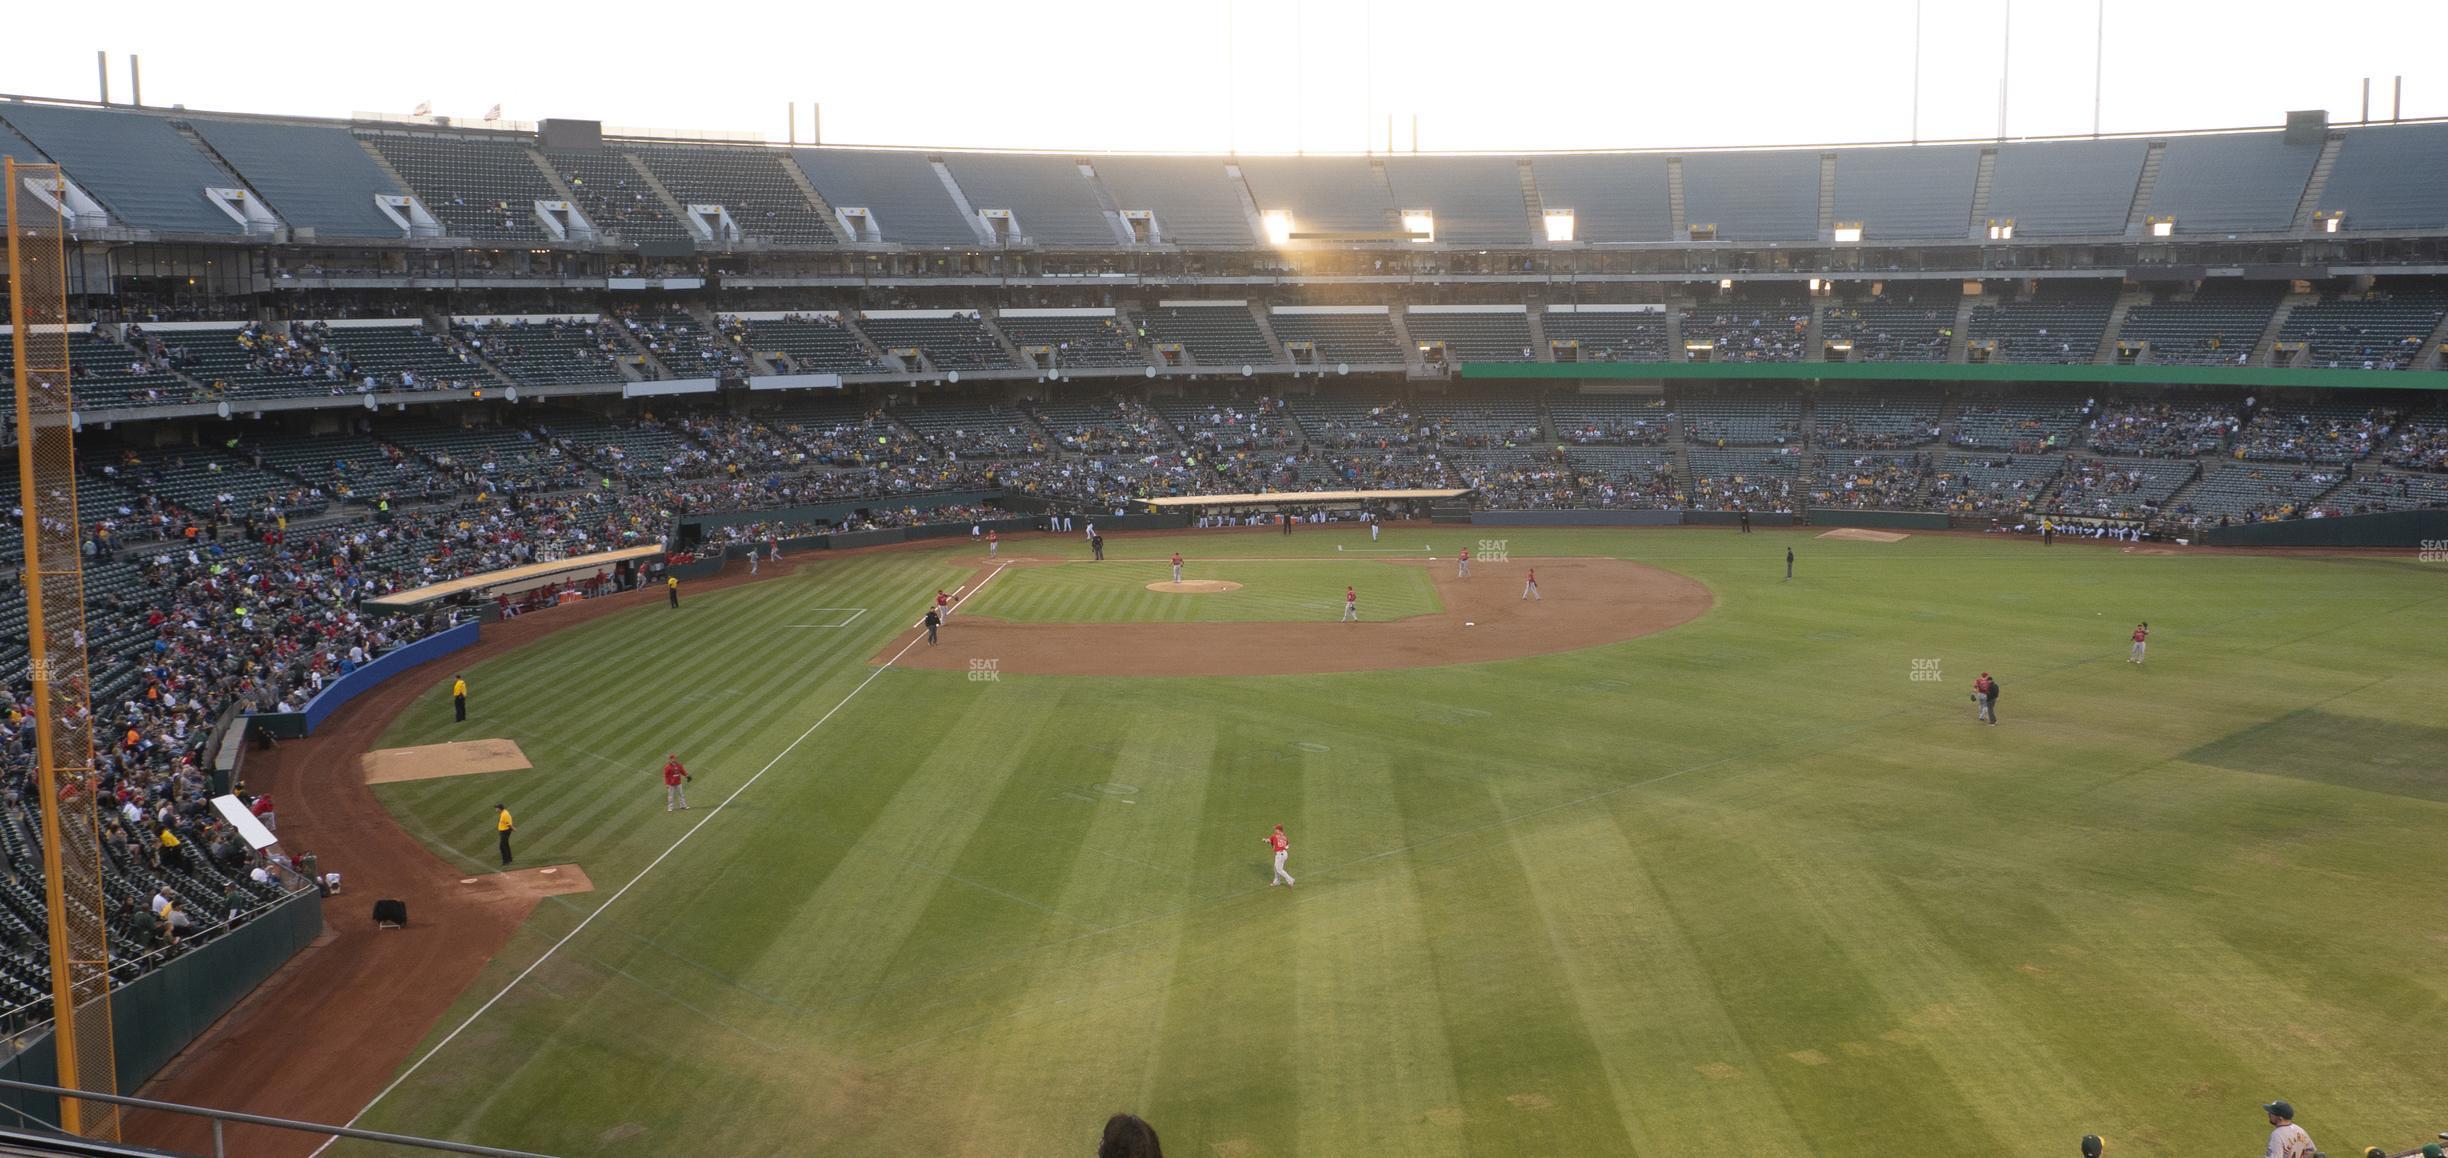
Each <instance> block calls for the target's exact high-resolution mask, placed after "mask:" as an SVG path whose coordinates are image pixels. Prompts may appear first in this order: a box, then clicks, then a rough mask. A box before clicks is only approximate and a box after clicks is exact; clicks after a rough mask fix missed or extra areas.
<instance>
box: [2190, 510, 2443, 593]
mask: <svg viewBox="0 0 2448 1158" xmlns="http://www.w3.org/2000/svg"><path fill="white" fill-rule="evenodd" d="M2201 542H2202V545H2204V546H2208V547H2401V548H2404V549H2406V550H2410V551H2426V550H2427V551H2429V552H2431V560H2432V561H2434V562H2438V563H2439V564H2441V567H2442V571H2441V574H2442V575H2443V576H2444V577H2448V510H2432V511H2383V512H2381V513H2379V514H2373V515H2342V516H2339V517H2337V518H2334V519H2288V520H2286V521H2285V522H2279V523H2242V524H2238V525H2236V526H2232V527H2212V528H2211V529H2209V530H2206V531H2203V532H2202V535H2201Z"/></svg>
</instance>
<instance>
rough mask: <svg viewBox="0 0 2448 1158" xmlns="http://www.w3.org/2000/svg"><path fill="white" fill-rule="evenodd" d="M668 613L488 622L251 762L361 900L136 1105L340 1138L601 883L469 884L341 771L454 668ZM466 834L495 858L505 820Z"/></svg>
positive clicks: (338, 913)
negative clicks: (533, 925) (559, 909)
mask: <svg viewBox="0 0 2448 1158" xmlns="http://www.w3.org/2000/svg"><path fill="white" fill-rule="evenodd" d="M928 545H930V546H931V545H934V544H928ZM864 553H866V552H864V551H840V552H827V553H811V554H808V555H804V556H799V557H797V558H794V559H793V560H792V561H790V562H789V563H785V564H783V565H781V566H775V565H774V564H770V563H769V564H766V565H765V566H764V567H763V569H762V570H763V574H761V575H759V576H757V578H759V579H770V578H776V577H778V576H781V575H787V574H790V573H792V572H793V571H796V570H797V569H798V567H799V565H800V564H801V563H804V562H807V561H811V560H820V559H826V558H840V557H843V556H847V555H854V554H864ZM748 578H749V576H748V572H747V569H746V568H745V567H735V568H733V569H732V570H731V571H729V572H726V573H725V574H723V575H721V576H718V577H716V578H713V579H707V580H699V581H697V582H693V583H691V584H689V587H688V590H689V593H690V594H691V595H692V596H694V595H696V594H698V593H700V592H705V591H710V590H720V589H722V588H725V587H730V586H735V585H737V584H739V583H742V582H745V581H747V579H748ZM662 602H663V592H662V591H660V590H655V589H647V590H641V591H631V592H625V593H623V594H619V595H614V596H609V597H606V598H603V599H591V600H588V601H586V602H584V603H574V604H568V605H565V606H562V607H556V608H553V609H551V610H549V611H541V612H537V613H534V614H531V615H522V616H520V617H519V618H517V619H513V620H509V621H507V622H504V623H492V624H487V625H485V628H484V636H483V638H482V640H480V641H479V642H478V643H477V644H476V645H475V646H473V647H469V648H466V649H463V650H461V651H457V652H454V653H452V654H450V655H447V656H444V657H442V658H440V659H436V660H433V661H431V662H429V663H425V664H422V665H419V666H417V667H415V668H411V669H410V670H408V671H405V672H402V673H400V674H399V675H396V676H394V677H392V678H391V679H390V680H388V681H386V682H384V683H383V684H381V685H379V686H377V687H375V688H373V689H372V690H370V691H368V692H366V693H365V694H364V695H362V696H359V697H357V698H356V699H355V700H352V701H350V702H349V704H348V705H347V706H345V707H343V708H341V709H340V710H339V711H338V712H336V713H334V714H333V715H332V717H331V718H330V719H328V720H326V721H324V724H323V727H322V728H321V729H319V730H317V731H316V732H315V734H314V736H313V737H312V738H310V739H305V740H298V741H293V742H290V743H285V744H282V745H281V746H280V747H279V748H277V749H274V750H272V751H258V752H250V753H248V754H247V762H246V779H247V783H248V784H249V785H250V786H251V787H254V788H256V789H259V790H261V791H266V792H272V793H276V794H278V798H279V800H280V802H281V810H280V835H281V846H282V847H283V848H287V849H289V850H291V851H293V852H296V851H305V850H313V851H314V852H315V853H316V856H317V859H318V860H319V861H320V862H321V864H322V866H323V867H324V868H326V869H330V870H334V871H337V872H339V873H340V874H341V875H342V880H343V881H344V882H345V883H346V885H347V889H348V891H347V892H345V893H342V894H340V895H338V896H335V897H332V898H331V899H329V900H327V901H325V902H323V920H324V922H325V926H326V928H325V932H324V934H323V936H322V938H321V939H319V940H317V941H316V942H315V943H314V945H313V946H311V947H309V948H308V949H306V950H305V951H304V952H301V953H299V954H298V955H297V956H296V957H295V958H292V959H291V960H290V962H289V964H288V965H286V966H284V967H283V968H282V969H281V971H280V972H278V973H276V974H274V975H273V977H272V979H271V980H269V981H267V982H265V983H264V984H263V985H262V986H261V987H259V988H257V989H256V991H255V992H254V993H252V994H250V995H248V997H247V999H246V1001H244V1002H243V1003H241V1004H240V1005H239V1006H238V1008H237V1009H235V1010H232V1011H231V1012H230V1014H229V1015H228V1016H226V1017H224V1018H222V1019H221V1020H220V1021H219V1022H218V1023H216V1024H214V1025H213V1027H212V1028H211V1029H208V1030H206V1031H205V1033H204V1035H203V1036H202V1037H199V1038H197V1039H196V1041H195V1042H194V1043H193V1044H191V1045H189V1046H188V1047H187V1049H186V1050H185V1051H184V1052H182V1053H180V1054H179V1055H178V1056H177V1057H176V1058H173V1059H171V1062H170V1064H169V1065H167V1066H164V1067H163V1068H162V1071H161V1072H160V1073H158V1074H156V1075H154V1077H153V1080H152V1081H150V1082H147V1083H145V1085H144V1087H143V1088H142V1089H141V1090H138V1091H135V1093H136V1095H137V1096H140V1097H145V1098H153V1099H158V1100H161V1101H166V1102H179V1103H182V1104H185V1105H190V1106H209V1107H212V1108H215V1109H224V1110H241V1111H245V1112H248V1113H254V1114H266V1115H270V1116H272V1117H278V1118H292V1119H302V1120H305V1121H309V1122H326V1123H333V1124H338V1123H344V1122H347V1121H348V1120H349V1119H350V1118H351V1117H353V1116H355V1115H356V1113H357V1112H358V1111H359V1110H361V1109H363V1108H365V1104H366V1103H367V1102H369V1101H372V1100H373V1098H374V1095H375V1094H376V1093H378V1092H380V1091H381V1089H382V1088H383V1086H384V1085H386V1084H388V1083H389V1082H390V1080H391V1076H392V1075H393V1074H394V1073H396V1072H398V1070H399V1067H400V1066H402V1065H404V1064H406V1063H407V1061H408V1058H409V1055H410V1054H411V1052H412V1051H414V1050H415V1048H416V1045H417V1043H418V1042H419V1041H421V1040H423V1038H424V1037H425V1035H426V1033H428V1032H429V1031H431V1030H432V1028H433V1026H434V1024H435V1022H437V1021H439V1020H440V1019H441V1017H442V1014H443V1013H444V1012H446V1011H447V1010H449V1008H450V1005H451V1002H452V1001H454V1000H456V999H457V998H458V996H459V994H460V993H461V992H462V991H464V990H466V989H467V987H468V986H469V985H470V984H472V983H474V982H475V980H476V976H477V973H478V972H479V971H480V970H482V969H483V968H484V965H485V962H487V961H490V960H492V958H493V955H494V954H495V953H498V952H500V951H501V948H502V946H503V945H505V944H508V943H509V940H510V935H511V934H512V933H513V932H515V931H516V930H517V929H518V927H519V926H520V925H521V924H522V923H524V922H525V921H526V920H527V916H528V914H529V913H530V912H532V911H533V910H534V908H535V906H536V902H537V901H538V900H539V899H540V898H543V897H547V896H552V895H555V894H560V893H570V892H582V891H586V890H588V889H590V888H592V885H591V883H590V882H588V880H587V877H586V873H585V872H584V871H583V870H582V869H580V868H579V867H578V866H575V865H558V866H553V868H549V869H535V870H521V871H518V872H513V873H506V874H505V873H495V872H490V871H483V872H477V873H475V874H473V875H472V876H471V874H470V871H469V870H470V869H471V868H473V867H476V866H471V865H467V864H451V863H448V862H446V861H444V860H442V859H441V858H440V857H437V856H435V855H434V854H433V853H432V852H431V851H429V850H428V849H426V847H425V846H424V845H422V844H420V843H418V842H417V839H416V838H415V837H412V836H410V835H408V834H407V833H406V832H403V831H401V830H400V827H399V825H398V824H397V823H395V822H394V821H393V820H392V818H391V814H390V812H389V811H388V810H386V809H385V808H384V807H383V806H382V802H381V801H379V800H377V799H376V798H375V796H374V791H373V789H372V788H371V787H369V786H368V785H367V784H366V782H365V778H364V777H362V776H351V775H347V774H345V773H343V774H342V775H336V776H335V775H333V774H332V773H333V771H334V770H335V769H346V768H349V767H351V766H353V765H354V764H355V763H356V761H357V758H358V756H359V755H360V754H362V753H364V752H366V751H368V750H369V749H371V748H373V746H374V742H375V740H376V739H377V738H379V737H380V736H381V735H382V734H383V732H384V730H385V729H387V728H389V727H390V726H391V721H392V720H394V719H396V718H398V716H399V714H400V713H401V712H402V711H404V710H406V708H407V707H408V705H409V704H410V703H411V702H413V701H414V700H415V699H416V698H417V697H418V696H419V695H422V694H423V693H424V692H426V691H427V690H429V689H431V688H432V687H433V686H434V685H435V684H436V682H437V681H440V680H442V679H444V678H446V677H448V676H449V675H450V674H451V673H452V672H453V671H455V670H466V669H468V668H471V667H474V666H475V665H476V664H478V663H481V662H483V661H485V660H487V659H491V658H493V657H495V656H498V655H502V654H505V653H508V652H512V651H516V650H518V649H519V648H521V647H525V646H527V645H528V644H530V643H533V642H535V641H537V640H539V639H542V638H543V637H544V636H546V635H549V634H551V633H553V632H555V631H559V630H561V629H562V628H565V627H575V626H577V625H578V624H581V623H585V622H587V621H589V620H593V619H597V618H601V617H602V616H605V615H610V614H613V613H616V612H621V611H627V610H630V609H632V608H641V607H652V606H659V605H660V604H661V603H662ZM656 614H661V612H656ZM671 614H675V615H684V614H687V609H686V608H685V607H684V608H682V609H681V610H680V611H676V612H671ZM473 715H474V717H475V718H473V719H471V720H470V721H469V725H470V726H471V727H473V726H477V725H480V724H481V723H482V722H483V719H484V716H483V711H482V707H481V701H479V707H478V709H477V710H476V711H475V712H474V713H473ZM468 823H469V824H470V825H471V826H473V828H474V829H475V830H476V831H478V832H480V833H482V834H484V837H483V839H484V840H485V841H486V843H487V844H490V843H491V840H492V837H491V833H492V831H493V818H492V817H491V816H490V815H489V814H488V815H482V816H476V817H471V818H469V821H468ZM554 869H558V871H554ZM378 897H397V898H399V899H400V900H403V901H406V902H407V903H408V927H407V928H405V929H386V930H377V929H376V928H375V927H374V921H373V908H374V901H375V899H376V898H378ZM126 1136H127V1140H128V1141H130V1142H134V1143H137V1144H139V1145H145V1146H155V1147H161V1148H165V1149H171V1150H178V1151H182V1152H185V1153H189V1154H209V1153H211V1152H212V1127H211V1125H210V1124H209V1123H208V1122H206V1121H205V1120H204V1119H201V1118H188V1117H182V1116H178V1115H172V1114H167V1113H161V1112H157V1111H137V1112H135V1113H132V1114H130V1115H129V1117H128V1119H127V1127H126ZM322 1141H323V1139H322V1138H320V1137H317V1136H313V1135H307V1134H298V1133H292V1132H289V1131H286V1130H272V1129H268V1128H264V1127H260V1126H231V1127H229V1134H228V1147H229V1153H232V1154H246V1155H251V1156H260V1158H303V1156H304V1155H306V1154H308V1153H310V1152H312V1151H313V1150H314V1149H315V1147H316V1146H318V1145H320V1144H321V1143H322Z"/></svg>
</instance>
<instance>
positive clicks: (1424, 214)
mask: <svg viewBox="0 0 2448 1158" xmlns="http://www.w3.org/2000/svg"><path fill="white" fill-rule="evenodd" d="M1402 223H1403V232H1405V233H1408V234H1410V235H1411V240H1413V241H1435V240H1436V211H1435V210H1432V209H1405V210H1403V211H1402Z"/></svg>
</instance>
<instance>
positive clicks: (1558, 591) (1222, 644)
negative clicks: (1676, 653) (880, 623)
mask: <svg viewBox="0 0 2448 1158" xmlns="http://www.w3.org/2000/svg"><path fill="white" fill-rule="evenodd" d="M1386 562H1389V563H1393V564H1396V565H1401V566H1414V567H1425V568H1427V569H1428V573H1429V575H1430V577H1431V578H1432V579H1433V581H1434V582H1435V584H1436V591H1437V597H1438V598H1439V599H1441V600H1443V601H1444V604H1445V610H1444V611H1443V612H1441V613H1439V614H1435V615H1419V616H1413V617H1411V618H1409V619H1398V620H1394V621H1392V622H1389V623H1372V622H1369V621H1368V619H1367V616H1368V611H1369V602H1368V592H1366V591H1362V592H1361V593H1360V615H1361V621H1360V622H1358V623H1343V622H1339V619H1340V617H1341V615H1342V607H1343V602H1342V600H1341V599H1340V598H1339V596H1340V595H1341V594H1342V593H1341V592H1339V591H1336V592H1328V593H1326V594H1327V596H1328V597H1336V598H1332V599H1331V603H1332V606H1333V607H1334V609H1335V610H1334V611H1333V612H1332V613H1331V614H1330V615H1328V616H1325V617H1322V618H1321V619H1319V620H1317V621H1315V622H1309V623H1285V622H1264V623H1012V622H1008V621H1005V620H1000V619H995V618H992V617H989V616H982V615H963V616H960V617H958V618H955V619H954V620H953V621H952V624H951V626H948V627H946V628H944V629H943V632H942V642H941V643H939V644H937V645H936V646H934V647H916V648H909V649H908V651H907V653H906V654H903V648H904V647H905V646H906V645H907V644H908V643H909V641H910V640H911V639H912V638H915V637H916V635H915V634H914V633H910V632H904V633H902V634H901V635H899V636H897V637H895V638H894V639H893V641H892V642H890V643H888V644H886V645H885V646H884V649H883V650H882V651H880V652H878V653H876V655H875V657H874V659H873V660H872V661H871V662H874V663H879V664H880V663H884V662H886V661H888V660H890V659H892V657H893V656H895V655H900V656H901V658H900V660H899V666H902V667H921V668H938V669H945V670H953V671H961V670H970V669H971V668H972V666H973V664H972V661H993V663H994V666H995V667H996V668H997V669H998V670H1001V671H1007V672H1015V673H1020V674H1035V675H1103V676H1239V675H1300V674H1309V673H1317V672H1347V671H1379V670H1383V669H1386V668H1398V667H1435V666H1441V665H1445V664H1456V663H1479V662H1482V661H1485V660H1494V659H1512V658H1515V657H1518V656H1525V655H1549V654H1552V653H1555V652H1559V651H1578V650H1580V649H1582V648H1585V647H1597V646H1600V645H1602V644H1609V643H1620V642H1622V641H1624V640H1627V639H1635V638H1638V637H1640V636H1643V635H1647V634H1649V633H1651V632H1655V631H1663V630H1665V629H1667V628H1669V627H1673V626H1675V625H1677V624H1680V623H1687V622H1689V621H1691V620H1693V619H1695V618H1698V617H1699V615H1700V614H1701V613H1702V612H1704V611H1707V610H1708V609H1709V603H1710V599H1709V593H1708V588H1706V587H1703V586H1701V585H1700V584H1699V583H1696V582H1694V581H1692V580H1690V579H1686V578H1684V577H1683V576H1681V575H1677V574H1675V573H1673V572H1671V571H1664V570H1660V569H1658V568H1656V567H1650V566H1646V565H1644V564H1640V563H1629V562H1625V561H1623V560H1620V559H1526V558H1521V557H1519V556H1516V557H1515V558H1514V559H1512V560H1511V561H1510V562H1507V563H1484V562H1483V563H1477V564H1474V565H1473V567H1472V572H1471V575H1470V577H1469V578H1467V579H1465V578H1461V577H1458V576H1457V575H1455V574H1454V571H1455V565H1454V563H1453V562H1451V561H1438V562H1430V561H1428V560H1426V559H1389V560H1386ZM1532 568H1536V569H1537V571H1538V578H1539V594H1540V598H1538V599H1535V600H1533V599H1525V598H1523V597H1522V581H1523V579H1524V577H1525V573H1526V572H1528V571H1529V570H1531V569H1532ZM980 578H981V579H983V576H982V575H981V576H980ZM973 582H975V581H973ZM1326 601H1327V599H1325V598H1322V599H1321V602H1326Z"/></svg>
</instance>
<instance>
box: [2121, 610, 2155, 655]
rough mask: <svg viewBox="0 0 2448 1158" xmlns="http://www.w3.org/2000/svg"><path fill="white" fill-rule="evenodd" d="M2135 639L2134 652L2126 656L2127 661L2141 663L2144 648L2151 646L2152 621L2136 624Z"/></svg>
mask: <svg viewBox="0 0 2448 1158" xmlns="http://www.w3.org/2000/svg"><path fill="white" fill-rule="evenodd" d="M2133 641H2134V645H2133V654H2132V655H2129V656H2126V657H2125V661H2126V662H2127V663H2140V662H2142V651H2143V649H2144V648H2147V647H2149V646H2150V622H2149V621H2148V620H2145V621H2143V622H2141V623H2137V624H2135V625H2134V633H2133Z"/></svg>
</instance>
